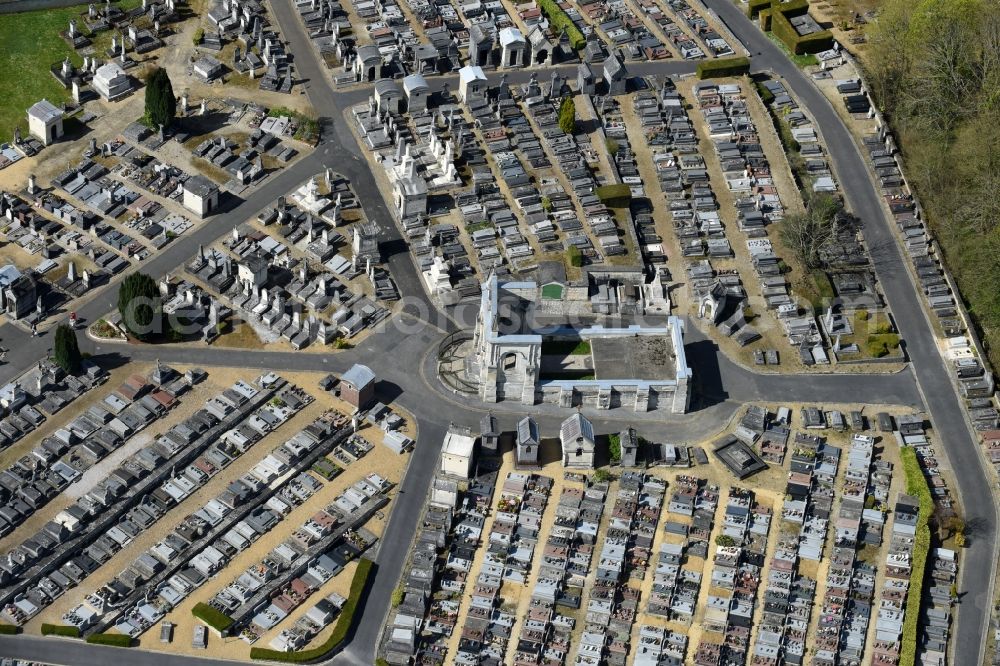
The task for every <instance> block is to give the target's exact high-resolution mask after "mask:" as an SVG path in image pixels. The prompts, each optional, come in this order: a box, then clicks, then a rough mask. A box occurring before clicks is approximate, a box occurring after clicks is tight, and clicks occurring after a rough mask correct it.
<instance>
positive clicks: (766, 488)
mask: <svg viewBox="0 0 1000 666" xmlns="http://www.w3.org/2000/svg"><path fill="white" fill-rule="evenodd" d="M783 406H785V407H789V408H790V409H792V411H793V412H794V413H795V414H796V415H797V414H798V410H799V409H801V407H802V406H803V405H799V404H795V405H783ZM769 407H770V408H771V410H772V411H773V409H774V408H776V406H775V405H771V406H769ZM823 407H824V408H826V409H840V410H842V411H844V412H847V411H850V410H853V409H859V408H860V409H864V412H865V413H866V414H868V416H869V417H870V418H871V417H872V416H873V415H874V413H875V412H876V411H887V412H889V413H890V414H893V415H899V414H903V413H908V412H907V410H906V409H903V408H895V407H891V406H879V407H877V408H873V407H871V406H864V405H824V406H823ZM739 416H742V413H740V415H739ZM795 418H796V420H795V421H794V423H796V424H797V423H798V421H797V418H798V417H797V416H796V417H795ZM731 429H732V426H731V425H730V426H729V427H728V428H727V431H728V430H731ZM869 432H870V431H869ZM640 434H641V432H640ZM813 434H819V435H822V436H824V437H826V438H827V441H828V442H829V443H830V444H832V445H834V446H838V447H840V448H841V460H840V466H839V467H838V473H837V477H836V481H835V484H834V486H835V488H836V489H837V491H838V494H837V498H836V499H835V501H834V508H833V515H834V516H835V515H836V514H837V511H838V510H839V504H840V500H839V490H840V489H841V488H842V484H843V480H844V476H845V472H846V468H847V453H848V451H849V448H850V436H851V433H849V432H835V431H832V430H824V431H813ZM697 444H698V445H701V446H702V447H703V448H706V450H707V447H708V446H709V445H710V444H711V440H709V441H706V442H700V443H697ZM876 454H877V457H878V458H879V459H881V460H888V461H889V462H891V463H893V465H895V466H897V467H898V464H899V452H898V448H897V446H896V444H895V440H892V439H889V440H886V439H882V440H881V441H880V442H878V443H877V444H876ZM541 458H542V459H543V460H549V461H550V462H548V463H546V464H544V465H543V466H542V468H541V469H540V470H538V471H537V473H539V474H541V475H544V476H548V477H550V478H552V479H553V482H554V483H553V486H552V492H551V495H550V497H549V501H548V504H547V505H546V509H545V512H544V513H543V515H542V523H541V531H540V535H541V536H540V541H539V544H538V546H537V547H536V549H535V560H534V561H533V563H532V567H531V570H530V571H529V574H528V577H527V580H526V582H525V584H524V585H518V584H515V583H511V582H504V583H503V586H502V589H501V596H502V599H503V607H504V608H505V609H506V610H509V611H511V612H514V613H515V614H516V616H517V618H518V619H517V621H516V622H515V625H514V627H513V630H512V633H511V641H510V642H509V643H508V650H507V659H506V661H505V663H507V662H508V661H510V660H512V659H513V654H514V651H515V649H516V641H517V638H518V636H519V635H520V633H521V629H522V627H523V623H524V616H525V614H526V610H527V608H528V604H529V602H530V595H531V590H532V589H533V587H534V584H535V581H536V578H537V572H538V562H539V561H540V560H539V558H540V555H539V553H540V552H542V550H543V546H544V539H545V535H546V534H547V530H549V529H550V528H551V526H552V524H553V522H554V519H555V507H556V506H557V505H558V501H559V497H560V496H561V494H562V492H563V490H564V489H565V488H570V487H582V486H581V485H580V484H579V483H578V482H576V481H573V480H568V479H566V478H564V475H563V471H564V470H563V468H562V466H561V464H560V462H559V459H558V442H556V441H547V442H543V446H542V456H541ZM790 461H791V455H790V454H788V455H786V457H785V463H784V464H783V465H781V466H778V465H773V464H772V465H770V466H769V468H768V470H766V471H765V472H762V473H760V474H758V475H756V476H754V477H752V478H751V479H748V480H746V481H744V482H739V481H737V480H736V479H735V478H734V477H732V476H731V475H730V474H729V473H728V471H726V470H725V469H724V468H723V467H722V466H721V465H719V464H718V463H717V462H716V461H715V459H714V458H712V457H710V464H708V465H700V466H696V467H693V468H689V469H672V468H652V469H649V470H647V473H648V474H650V475H651V476H654V477H656V478H659V479H663V480H665V481H666V482H667V492H666V495H665V497H664V503H663V511H662V513H661V515H660V523H659V524H658V525H657V531H656V538H655V540H654V543H653V546H652V549H651V553H652V559H651V563H650V566H649V568H648V569H647V571H646V575H645V577H644V578H643V579H642V580H632V581H630V583H629V585H630V586H631V587H634V588H638V589H639V590H640V592H641V596H640V601H639V612H638V613H637V615H636V620H635V622H634V624H633V633H632V640H633V645H634V644H635V641H637V640H638V630H639V627H640V626H641V625H645V624H650V625H655V626H659V627H666V628H669V629H672V630H674V631H678V632H680V633H683V634H686V635H687V636H688V639H689V642H688V652H687V659H686V662H685V663H688V664H693V663H694V661H693V658H694V654H695V652H696V651H697V648H698V645H699V643H700V642H701V641H702V640H709V641H711V642H720V641H721V640H722V638H721V636H720V635H719V634H717V633H711V632H708V633H706V632H705V631H704V627H703V623H704V616H705V603H706V601H707V598H708V596H709V594H718V595H722V596H729V595H730V594H731V592H730V591H729V590H724V589H720V588H713V587H712V586H711V585H710V582H711V575H712V569H713V566H714V564H713V557H714V552H715V549H716V546H715V545H714V543H715V538H716V537H717V536H718V535H719V534H721V532H722V529H721V526H722V520H723V516H724V513H725V506H726V501H727V499H728V497H729V492H730V489H731V488H733V487H741V488H749V489H751V490H752V491H753V492H754V494H755V500H756V502H757V503H758V504H760V505H762V506H764V507H767V508H770V509H771V511H772V519H771V525H770V530H769V533H768V541H767V549H766V557H765V565H764V568H763V570H762V572H761V585H760V587H759V589H758V607H757V610H756V615H755V618H756V619H759V617H760V615H759V614H760V603H761V601H762V599H763V594H764V590H765V587H766V581H767V576H768V573H769V571H770V560H771V558H772V557H773V555H774V552H775V549H776V547H777V544H778V541H779V539H780V538H781V534H782V531H783V530H782V527H783V523H782V520H781V507H782V504H783V502H784V499H785V484H786V478H787V475H788V473H789V466H790ZM513 470H514V464H513V454H512V452H510V451H507V452H506V453H505V454H504V458H503V464H502V466H501V468H500V471H499V475H498V484H502V483H503V480H504V479H506V477H507V474H508V473H509V472H511V471H513ZM679 474H686V475H690V476H695V477H699V478H702V479H705V481H706V483H707V484H708V485H714V486H716V487H718V488H719V494H720V498H719V504H718V507H717V509H716V514H715V522H714V525H713V531H712V535H711V537H710V539H709V543H710V544H711V545H710V547H709V557H708V559H701V558H697V557H687V558H686V559H685V561H684V563H683V565H682V566H683V568H684V569H686V570H692V571H700V572H701V574H702V584H701V587H700V588H699V599H698V607H697V610H696V613H695V615H694V618H693V620H692V622H691V623H690V624H687V623H684V622H680V621H670V620H667V619H665V618H662V617H659V616H653V615H650V614H649V613H648V612H647V609H648V603H649V596H650V593H651V590H652V586H653V573H652V572H653V571H654V569H655V562H656V559H657V556H658V553H659V549H660V545H661V544H663V543H681V539H680V538H679V537H676V536H674V535H670V534H667V533H666V531H665V530H664V529H663V522H665V521H666V520H675V521H678V522H682V523H684V522H690V519H688V518H686V517H683V516H678V515H676V514H670V513H668V512H667V506H668V503H669V498H670V495H671V493H672V492H673V488H674V484H675V480H676V477H677V476H678V475H679ZM901 488H902V478H901V477H900V478H894V480H893V484H892V487H891V490H890V494H889V496H890V498H894V497H895V496H896V494H897V493H898V492H899V491H900V489H901ZM617 491H618V482H617V480H615V481H613V482H612V483H611V486H610V490H609V492H608V500H607V504H606V507H605V512H604V514H603V515H602V518H601V524H600V529H599V531H598V536H597V539H596V543H597V544H598V548H599V547H600V544H601V543H602V542H603V540H604V538H605V535H606V534H607V527H608V524H609V518H610V512H611V508H612V506H613V504H614V497H615V495H616V493H617ZM499 500H500V492H497V493H496V494H495V496H494V497H493V504H492V510H491V513H490V516H489V517H487V519H486V524H485V526H484V531H483V534H484V538H483V542H484V543H486V542H487V540H488V535H489V533H490V531H491V529H492V526H493V519H494V516H495V515H496V512H497V508H498V505H499ZM831 522H832V521H831ZM789 529H792V528H791V527H790V526H788V525H786V526H785V527H784V530H785V531H787V530H789ZM794 531H795V533H797V531H798V530H797V528H795V529H794ZM884 534H886V535H887V534H888V527H887V528H886V532H885V533H884ZM832 544H833V528H832V526H830V527H829V528H828V531H827V542H826V548H825V550H824V553H823V557H824V559H823V560H821V561H820V562H811V561H808V560H802V561H800V564H799V571H800V572H801V573H802V574H803V575H806V576H808V577H810V578H813V579H815V580H817V589H816V596H815V598H814V603H813V619H812V623H811V626H810V632H812V631H815V628H816V622H817V621H818V617H819V614H820V609H821V607H822V601H823V596H824V594H825V590H826V581H825V576H826V571H827V568H828V559H827V558H828V557H829V554H830V552H831V548H832ZM887 551H888V541H887V540H886V542H885V543H884V545H883V547H882V548H880V549H871V548H870V549H866V551H865V552H864V556H865V557H866V558H867V559H869V560H870V561H872V562H874V563H875V564H876V565H878V566H881V565H883V564H884V561H885V555H886V553H887ZM597 556H598V553H597V552H595V553H594V557H595V558H596V557H597ZM484 559H485V549H484V548H480V549H479V550H478V551H477V553H476V557H475V558H474V560H473V565H472V569H471V570H470V573H469V577H468V580H469V584H470V585H471V584H474V581H475V580H476V578H477V577H478V575H479V572H480V571H481V569H482V565H483V561H484ZM595 575H596V566H594V565H593V562H592V573H591V575H590V576H589V577H588V579H587V581H586V583H585V586H584V588H583V605H584V606H583V608H584V609H585V607H586V603H587V600H588V599H589V598H590V592H591V588H592V587H593V583H594V579H595ZM881 582H882V576H881V574H880V576H879V578H878V581H877V584H878V585H879V586H881ZM469 600H470V597H469V596H468V595H466V596H465V597H463V599H462V604H461V606H460V609H459V614H458V619H457V622H456V625H455V627H456V628H455V632H454V633H453V634H452V636H451V638H450V640H449V643H448V651H449V653H450V654H454V651H455V650H456V649H457V646H458V642H459V639H460V636H461V628H462V627H463V626H464V625H465V620H466V617H467V614H468V606H469ZM560 612H561V613H563V614H565V615H568V616H570V617H574V618H575V619H576V620H577V624H576V627H575V629H574V631H573V633H572V639H571V647H570V653H571V654H575V653H576V650H577V647H578V644H579V637H580V635H581V634H582V632H583V629H584V625H585V619H584V617H585V614H586V613H585V610H583V609H581V610H578V611H569V610H567V609H560ZM870 626H871V627H874V623H873V624H872V625H870ZM872 630H873V629H872ZM755 641H756V631H754V632H753V633H752V634H751V639H750V646H751V649H752V646H753V645H754V643H755Z"/></svg>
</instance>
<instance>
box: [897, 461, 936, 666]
mask: <svg viewBox="0 0 1000 666" xmlns="http://www.w3.org/2000/svg"><path fill="white" fill-rule="evenodd" d="M899 457H900V458H901V459H902V461H903V472H904V474H905V476H906V494H907V495H913V496H914V497H916V498H917V499H918V500H919V501H920V512H919V514H918V515H917V533H916V536H915V538H914V540H913V555H912V557H911V558H910V567H911V568H910V589H909V590H908V591H907V593H906V615H905V617H904V618H903V636H902V640H901V643H900V645H901V646H902V647H901V649H900V652H899V666H914V664H915V663H916V659H917V629H918V625H919V623H920V605H921V601H922V599H921V597H922V595H923V588H924V573H925V571H926V568H927V555H928V553H929V552H930V549H931V528H930V527H929V526H928V522H929V521H930V517H931V514H933V513H934V500H933V499H932V498H931V491H930V488H928V487H927V480H926V479H925V478H924V472H923V470H922V469H921V468H920V461H919V460H917V453H916V451H914V450H913V449H912V448H910V447H905V448H902V449H900V451H899Z"/></svg>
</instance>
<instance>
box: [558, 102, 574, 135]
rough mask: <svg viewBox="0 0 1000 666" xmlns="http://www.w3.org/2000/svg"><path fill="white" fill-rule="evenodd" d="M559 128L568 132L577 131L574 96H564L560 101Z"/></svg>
mask: <svg viewBox="0 0 1000 666" xmlns="http://www.w3.org/2000/svg"><path fill="white" fill-rule="evenodd" d="M559 129H561V130H562V131H563V132H565V133H566V134H572V133H573V132H575V131H576V102H574V101H573V98H572V97H563V100H562V102H560V103H559Z"/></svg>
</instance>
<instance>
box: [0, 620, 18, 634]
mask: <svg viewBox="0 0 1000 666" xmlns="http://www.w3.org/2000/svg"><path fill="white" fill-rule="evenodd" d="M19 633H21V627H19V626H17V625H16V624H7V623H6V622H0V635H2V636H14V635H15V634H19Z"/></svg>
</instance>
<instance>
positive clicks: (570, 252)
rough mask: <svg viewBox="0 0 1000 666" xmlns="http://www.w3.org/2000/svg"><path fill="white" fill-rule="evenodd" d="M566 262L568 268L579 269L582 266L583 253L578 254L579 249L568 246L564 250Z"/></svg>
mask: <svg viewBox="0 0 1000 666" xmlns="http://www.w3.org/2000/svg"><path fill="white" fill-rule="evenodd" d="M566 260H567V261H568V262H569V265H570V266H574V267H576V268H579V267H580V266H583V253H582V252H580V248H578V247H577V246H576V245H570V246H569V247H568V248H566Z"/></svg>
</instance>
